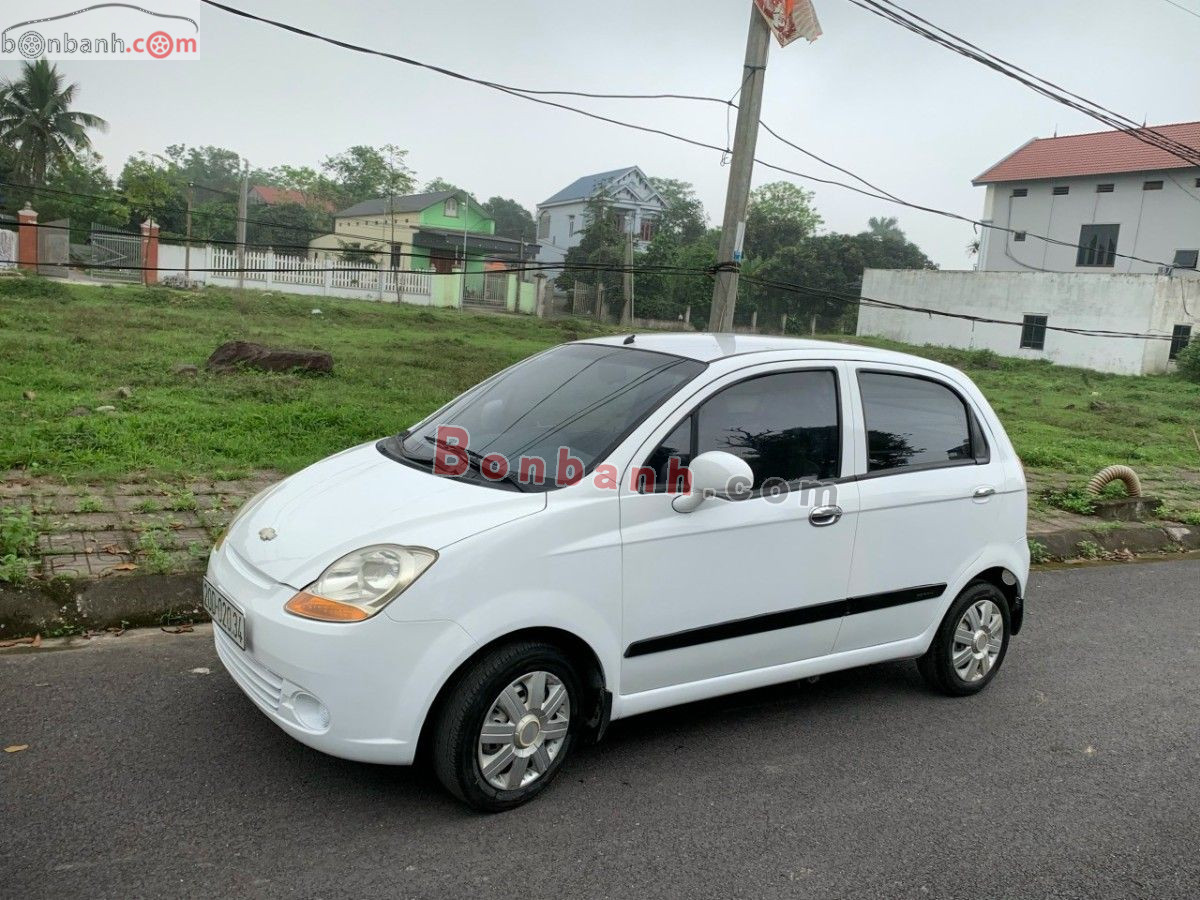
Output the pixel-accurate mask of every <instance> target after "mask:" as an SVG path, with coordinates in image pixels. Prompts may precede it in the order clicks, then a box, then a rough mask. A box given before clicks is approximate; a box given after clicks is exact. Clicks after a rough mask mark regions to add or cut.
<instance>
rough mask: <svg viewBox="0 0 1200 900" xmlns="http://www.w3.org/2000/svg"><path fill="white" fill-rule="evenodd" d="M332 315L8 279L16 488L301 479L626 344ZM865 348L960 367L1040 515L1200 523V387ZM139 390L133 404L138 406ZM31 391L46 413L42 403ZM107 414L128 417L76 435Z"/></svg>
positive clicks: (342, 310) (185, 503) (575, 331)
mask: <svg viewBox="0 0 1200 900" xmlns="http://www.w3.org/2000/svg"><path fill="white" fill-rule="evenodd" d="M314 303H315V300H314V298H311V297H297V296H291V295H286V294H276V293H267V292H261V291H247V292H246V295H245V299H244V300H241V301H239V300H238V298H237V297H236V295H235V293H234V292H232V291H226V290H219V289H210V290H206V291H203V292H200V293H188V292H177V291H171V290H167V289H165V288H151V289H146V288H141V287H91V286H82V285H63V284H59V283H54V282H48V281H45V280H40V279H19V278H2V279H0V420H2V421H3V422H4V430H3V432H2V434H0V471H3V470H5V469H9V468H16V467H19V468H24V469H26V470H28V471H30V472H33V473H44V474H47V475H55V476H59V477H64V478H68V479H79V480H83V479H98V480H104V479H114V478H126V477H131V476H132V477H138V476H141V477H144V478H146V479H162V480H163V481H164V482H170V481H175V480H178V479H180V478H183V477H191V478H210V479H215V480H224V479H230V478H236V477H244V476H247V475H249V474H250V473H251V472H252V471H254V470H256V469H275V470H279V471H281V472H292V471H295V470H297V469H299V468H302V467H303V466H305V465H307V464H308V463H310V462H313V461H314V460H317V459H320V458H321V457H323V456H327V455H329V454H331V453H334V452H336V451H338V450H341V449H343V448H345V447H349V446H352V445H354V444H356V443H360V442H362V441H365V440H368V439H370V438H373V437H378V436H381V435H385V434H390V433H394V432H396V431H399V430H401V429H402V428H404V427H406V426H408V425H409V424H411V423H412V422H414V421H416V420H418V419H420V418H422V417H423V416H425V415H426V414H428V413H429V412H430V411H431V410H433V409H435V408H436V407H437V406H439V405H441V404H442V403H444V402H445V401H447V400H448V399H450V398H451V397H453V396H454V395H455V394H458V393H459V392H461V391H463V390H465V389H466V388H468V387H470V386H471V385H473V384H475V383H476V382H478V381H479V380H480V379H482V378H484V377H485V376H487V375H490V374H491V373H493V372H495V371H496V370H497V369H500V368H502V367H504V366H506V365H509V364H510V363H513V362H516V361H517V360H519V359H522V358H524V357H526V356H528V355H530V354H531V353H534V352H537V351H539V350H541V349H543V348H545V347H548V346H551V345H554V344H557V343H561V342H563V341H566V340H574V339H576V338H579V337H587V336H590V335H593V334H599V333H604V332H606V331H608V329H603V328H600V327H598V326H596V325H595V324H593V323H589V322H584V321H579V320H560V321H544V320H539V319H534V318H529V317H525V316H479V315H464V314H462V313H459V312H457V311H455V310H432V309H422V308H419V307H411V306H396V305H391V304H379V303H368V302H362V301H351V300H337V299H334V298H329V297H322V298H320V307H321V309H322V310H323V314H322V315H320V316H314V315H312V313H311V310H312V308H313V305H314ZM232 339H244V340H252V341H258V342H261V343H265V344H269V345H272V346H286V347H297V348H317V349H322V350H328V351H330V352H331V353H332V354H333V357H334V374H333V375H332V376H331V377H313V376H300V375H293V374H264V373H259V372H250V371H243V372H238V373H234V374H230V375H211V374H208V373H207V372H205V371H204V370H203V364H204V361H205V359H206V358H207V357H208V355H209V354H210V353H211V352H212V351H213V350H214V349H215V348H216V347H217V346H218V345H219V344H221V343H222V342H224V341H227V340H232ZM837 339H839V340H851V341H853V340H858V339H855V338H848V339H847V338H844V337H839V338H837ZM860 342H861V343H867V344H871V345H873V346H883V347H891V348H895V349H899V350H907V351H909V352H914V353H917V354H918V355H922V356H927V357H929V358H932V359H936V360H939V361H942V362H946V363H949V364H950V365H953V366H957V367H959V368H961V369H963V370H964V371H966V372H967V373H968V374H969V375H970V376H971V377H972V378H973V379H975V381H976V382H977V383H978V384H979V386H980V388H981V389H982V390H983V392H984V393H985V394H986V395H987V396H988V398H989V399H990V400H991V402H992V404H993V406H994V407H995V409H996V411H997V413H998V414H999V415H1000V418H1001V419H1002V420H1003V421H1004V424H1005V427H1006V428H1007V430H1008V433H1009V435H1010V436H1011V438H1012V440H1013V443H1014V444H1015V445H1016V448H1017V452H1018V453H1019V454H1020V456H1021V459H1022V461H1023V462H1024V464H1025V466H1026V469H1027V471H1028V472H1029V473H1030V475H1031V477H1032V482H1033V486H1034V490H1035V505H1041V506H1055V505H1061V506H1065V507H1067V508H1069V509H1076V508H1078V509H1079V510H1080V511H1082V508H1083V507H1084V506H1087V505H1088V502H1089V501H1088V500H1087V499H1086V498H1085V497H1083V496H1082V494H1081V493H1080V490H1081V488H1082V487H1083V484H1084V483H1085V482H1086V479H1087V477H1089V476H1090V475H1092V474H1093V473H1094V472H1095V471H1097V470H1098V469H1100V468H1102V467H1104V466H1107V465H1111V464H1113V463H1125V464H1128V465H1132V466H1133V467H1134V468H1135V469H1137V470H1138V472H1139V473H1140V474H1142V476H1143V478H1144V479H1146V480H1147V481H1148V482H1149V484H1148V487H1149V489H1150V490H1149V492H1150V493H1155V494H1161V495H1162V496H1163V497H1164V498H1165V499H1167V500H1168V501H1169V502H1170V503H1171V504H1172V507H1173V508H1177V509H1178V510H1179V511H1180V512H1181V513H1186V512H1187V511H1190V510H1195V509H1197V508H1200V475H1198V474H1197V468H1198V466H1200V450H1198V449H1197V447H1196V445H1195V443H1194V441H1193V438H1192V435H1191V431H1190V429H1191V428H1198V429H1200V385H1197V384H1192V383H1189V382H1187V381H1185V380H1183V379H1182V378H1178V377H1174V376H1149V377H1142V378H1137V377H1130V376H1120V375H1103V374H1099V373H1096V372H1090V371H1087V370H1084V369H1072V368H1065V367H1058V366H1053V365H1050V364H1049V363H1045V362H1030V361H1027V360H1018V359H1010V358H1005V357H1000V356H997V355H996V354H994V353H990V352H986V351H965V350H953V349H945V348H936V347H923V348H913V347H907V346H904V345H900V344H895V343H891V342H887V341H881V340H873V339H862V340H861V341H860ZM179 363H185V364H191V365H197V366H200V367H201V371H200V374H199V375H198V376H193V377H186V376H180V375H174V374H172V371H171V370H172V367H173V366H175V365H176V364H179ZM122 385H129V386H130V387H132V388H133V396H132V397H129V398H122V397H120V396H118V394H117V389H118V388H119V387H120V386H122ZM25 391H33V392H34V395H35V398H34V399H33V400H26V399H24V396H23V393H24V392H25ZM103 405H111V406H115V407H116V412H115V413H110V414H104V413H91V414H89V415H79V416H73V415H70V413H71V412H72V410H74V409H75V408H76V407H86V408H87V409H88V410H94V409H95V408H96V407H97V406H103ZM164 490H165V491H166V494H167V495H166V496H165V497H164V498H163V502H162V503H161V504H159V505H160V506H161V507H163V508H166V509H174V510H186V509H190V508H193V506H194V503H195V498H194V497H192V496H191V495H190V494H187V493H183V492H172V490H173V489H170V488H165V487H164ZM1051 492H1055V493H1053V494H1051Z"/></svg>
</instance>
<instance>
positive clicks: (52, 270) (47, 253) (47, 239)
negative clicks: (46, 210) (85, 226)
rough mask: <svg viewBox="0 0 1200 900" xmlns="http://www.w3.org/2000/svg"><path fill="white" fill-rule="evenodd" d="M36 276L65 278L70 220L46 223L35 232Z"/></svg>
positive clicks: (69, 239) (69, 260) (68, 255)
mask: <svg viewBox="0 0 1200 900" xmlns="http://www.w3.org/2000/svg"><path fill="white" fill-rule="evenodd" d="M37 242H38V274H39V275H50V276H53V277H54V278H66V277H67V273H68V272H69V271H70V269H69V268H68V267H69V266H70V263H71V220H70V219H59V220H58V221H57V222H48V223H46V224H45V225H41V226H39V227H38V230H37Z"/></svg>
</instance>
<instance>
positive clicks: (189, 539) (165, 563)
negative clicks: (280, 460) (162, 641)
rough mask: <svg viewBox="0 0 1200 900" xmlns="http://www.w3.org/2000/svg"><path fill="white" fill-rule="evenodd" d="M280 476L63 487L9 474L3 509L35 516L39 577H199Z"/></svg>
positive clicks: (0, 498) (2, 485)
mask: <svg viewBox="0 0 1200 900" xmlns="http://www.w3.org/2000/svg"><path fill="white" fill-rule="evenodd" d="M279 477H280V476H279V475H278V474H277V473H272V472H261V473H257V474H256V475H254V476H253V477H251V478H247V479H244V480H241V481H190V482H178V483H169V482H163V481H125V482H118V483H116V484H63V483H62V482H60V481H57V480H54V479H49V478H37V477H29V476H27V475H25V474H24V473H23V472H9V473H6V474H5V475H4V477H3V480H2V481H0V506H3V507H8V508H14V507H15V508H22V507H25V508H30V509H32V510H33V515H34V524H35V526H36V528H37V530H38V547H37V554H38V556H37V558H36V559H35V560H33V562H32V565H31V568H30V575H31V576H32V577H34V578H42V579H49V578H54V577H58V576H68V577H80V578H102V577H110V576H119V575H124V574H128V573H133V572H150V573H154V574H167V573H176V572H194V571H202V570H203V569H204V566H205V564H206V561H207V557H208V551H209V548H210V547H211V546H212V544H213V541H215V540H216V538H217V537H218V536H219V535H220V533H221V531H222V530H223V529H224V528H225V526H226V525H228V524H229V520H230V519H231V518H232V517H233V514H234V513H235V512H236V510H237V508H238V507H239V506H241V505H242V504H243V503H244V502H245V501H246V500H247V499H249V498H250V497H251V496H253V495H254V494H256V493H258V491H260V490H262V488H263V487H265V486H266V485H268V484H270V483H271V482H273V481H276V480H278V479H279Z"/></svg>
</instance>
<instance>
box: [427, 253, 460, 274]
mask: <svg viewBox="0 0 1200 900" xmlns="http://www.w3.org/2000/svg"><path fill="white" fill-rule="evenodd" d="M455 262H456V258H455V256H454V254H453V253H448V252H447V251H445V250H430V251H429V266H430V268H432V269H433V271H435V272H437V273H438V274H439V275H449V274H450V272H452V271H453V270H454V264H455Z"/></svg>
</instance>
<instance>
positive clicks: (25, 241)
mask: <svg viewBox="0 0 1200 900" xmlns="http://www.w3.org/2000/svg"><path fill="white" fill-rule="evenodd" d="M37 217H38V214H37V210H35V209H34V208H33V207H32V206H30V205H29V204H28V203H26V204H25V208H24V209H22V210H21V211H20V212H18V213H17V221H18V223H19V224H18V226H17V265H19V266H20V267H21V268H22V269H29V270H30V271H32V272H36V271H37V267H38V229H37Z"/></svg>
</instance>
